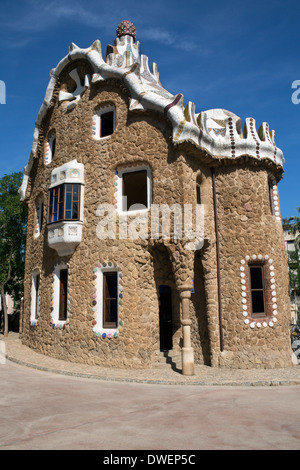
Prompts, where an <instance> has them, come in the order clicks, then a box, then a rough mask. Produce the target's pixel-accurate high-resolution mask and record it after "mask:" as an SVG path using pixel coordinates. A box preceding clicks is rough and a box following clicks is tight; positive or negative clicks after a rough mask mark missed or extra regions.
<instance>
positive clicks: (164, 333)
mask: <svg viewBox="0 0 300 470" xmlns="http://www.w3.org/2000/svg"><path fill="white" fill-rule="evenodd" d="M159 331H160V350H161V351H165V350H169V349H172V348H173V322H172V289H171V287H169V286H159Z"/></svg>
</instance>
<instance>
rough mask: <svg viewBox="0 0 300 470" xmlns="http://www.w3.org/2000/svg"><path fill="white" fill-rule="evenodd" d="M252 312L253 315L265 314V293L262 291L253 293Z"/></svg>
mask: <svg viewBox="0 0 300 470" xmlns="http://www.w3.org/2000/svg"><path fill="white" fill-rule="evenodd" d="M252 311H253V313H264V311H265V307H264V293H263V291H262V290H257V291H252Z"/></svg>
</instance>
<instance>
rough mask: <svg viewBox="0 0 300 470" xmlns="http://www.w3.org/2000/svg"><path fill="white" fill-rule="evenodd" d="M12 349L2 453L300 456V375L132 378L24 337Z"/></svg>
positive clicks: (2, 408)
mask: <svg viewBox="0 0 300 470" xmlns="http://www.w3.org/2000/svg"><path fill="white" fill-rule="evenodd" d="M2 346H3V342H2ZM4 349H5V352H6V357H7V358H6V360H5V361H2V362H4V363H1V362H0V383H1V394H0V450H22V449H24V450H29V449H30V450H38V449H39V450H48V449H50V450H53V449H62V450H75V449H78V450H83V449H84V450H92V449H95V450H100V449H101V450H117V449H118V450H120V449H123V450H153V449H155V450H168V451H170V452H171V451H175V450H179V449H181V450H247V449H250V450H295V449H299V448H300V387H299V384H300V377H299V372H300V370H299V368H298V367H294V368H292V369H291V370H275V371H261V370H258V371H250V372H249V371H223V372H222V371H218V370H211V368H204V367H200V368H197V370H196V374H200V375H196V376H194V377H189V378H184V377H183V376H182V375H181V374H180V373H178V371H176V370H173V369H172V368H171V366H170V365H169V364H165V365H162V366H161V367H159V368H157V369H153V370H152V369H151V370H146V371H122V370H112V369H107V370H106V369H104V368H99V367H95V366H93V367H92V366H90V367H87V366H84V365H78V364H69V363H64V361H57V360H54V359H51V358H46V357H44V356H42V355H40V354H37V353H35V352H34V351H31V350H30V349H29V348H26V347H24V346H22V344H21V343H20V341H19V338H18V336H17V335H10V336H9V338H8V339H7V340H5V348H4ZM8 358H9V359H8ZM271 385H272V386H271ZM276 385H277V386H276Z"/></svg>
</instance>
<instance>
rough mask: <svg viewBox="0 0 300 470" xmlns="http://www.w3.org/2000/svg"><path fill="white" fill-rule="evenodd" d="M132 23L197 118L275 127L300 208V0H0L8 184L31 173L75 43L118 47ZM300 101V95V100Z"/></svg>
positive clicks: (289, 195) (285, 185) (291, 210)
mask: <svg viewBox="0 0 300 470" xmlns="http://www.w3.org/2000/svg"><path fill="white" fill-rule="evenodd" d="M124 19H128V20H130V21H132V22H133V23H134V25H135V27H136V30H137V40H139V41H140V43H141V52H142V53H144V54H146V55H148V57H149V63H150V64H151V63H152V62H156V63H157V65H158V71H159V73H160V80H161V82H162V84H163V86H164V87H165V88H166V89H167V90H168V91H170V92H171V93H174V94H175V93H183V95H184V100H185V103H187V102H188V101H193V102H194V103H195V104H196V112H197V113H198V112H200V111H204V110H207V109H212V108H224V109H228V110H230V111H232V112H234V113H235V114H237V115H238V116H240V117H241V118H242V121H244V119H245V118H246V117H253V118H255V119H256V122H257V127H259V126H260V124H261V123H262V122H264V121H265V122H268V123H269V125H270V128H271V129H274V130H275V132H276V135H275V140H276V145H277V147H279V148H281V149H282V150H283V152H284V156H285V159H286V163H285V167H284V169H285V173H284V178H283V180H282V181H281V182H280V184H279V194H280V202H281V213H282V216H283V217H290V216H292V215H294V214H295V213H296V207H299V206H300V190H299V187H300V185H299V170H300V164H299V162H300V156H299V152H300V104H298V105H296V104H293V103H292V100H291V97H292V93H293V92H294V91H295V90H293V89H292V83H293V82H294V81H295V80H300V49H299V44H300V27H299V24H300V3H299V0H286V1H279V0H268V1H265V0H261V1H257V0H252V1H249V2H241V1H237V0H226V1H220V0H215V1H214V2H207V1H203V0H186V1H185V2H183V1H179V0H151V1H145V0H140V1H139V2H137V1H136V0H134V1H133V0H129V1H120V0H110V1H102V0H90V1H89V2H86V1H83V0H72V1H71V0H60V1H59V0H48V1H44V0H21V1H20V0H15V1H13V2H12V1H11V0H0V44H1V54H0V80H3V81H4V82H5V84H6V104H5V105H2V104H0V124H1V125H0V158H1V167H0V177H2V176H3V175H4V174H9V173H11V172H13V171H21V170H22V169H23V167H24V166H25V165H26V163H27V161H28V157H29V153H30V148H31V143H32V137H33V130H34V123H35V120H36V117H37V114H38V111H39V108H40V106H41V104H42V102H43V99H44V96H45V91H46V87H47V85H48V82H49V78H50V77H49V71H50V69H52V68H53V67H55V66H56V65H57V63H58V62H59V61H60V60H61V59H62V58H63V57H64V56H65V55H66V54H67V51H68V46H69V44H70V43H71V42H74V43H75V44H77V45H78V46H80V47H84V48H85V47H89V46H90V45H91V44H92V43H93V42H94V40H95V39H99V40H100V41H101V44H102V52H103V55H104V56H105V52H106V46H107V44H113V41H114V38H115V31H116V28H117V26H118V24H119V23H120V22H121V21H122V20H124ZM299 97H300V94H299Z"/></svg>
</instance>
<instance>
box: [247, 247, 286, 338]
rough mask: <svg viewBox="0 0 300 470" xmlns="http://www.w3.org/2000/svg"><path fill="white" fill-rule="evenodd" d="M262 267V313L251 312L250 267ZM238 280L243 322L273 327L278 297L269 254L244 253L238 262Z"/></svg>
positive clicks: (259, 326)
mask: <svg viewBox="0 0 300 470" xmlns="http://www.w3.org/2000/svg"><path fill="white" fill-rule="evenodd" d="M257 266H259V267H261V268H262V275H263V277H262V282H263V289H264V313H262V312H255V313H254V312H253V308H252V290H251V287H252V286H251V273H250V268H251V267H257ZM240 280H241V295H242V309H243V310H242V314H243V319H244V323H245V324H246V325H249V326H250V328H252V329H253V328H255V326H256V327H257V328H261V327H267V326H270V327H273V326H274V325H275V324H276V323H277V321H278V318H277V315H278V314H279V312H278V308H279V307H278V299H277V294H278V292H277V293H276V289H277V287H278V286H276V274H275V267H274V264H273V259H272V258H270V257H269V255H267V254H265V255H262V254H258V255H255V254H253V255H251V256H250V255H246V256H245V257H244V258H243V259H242V260H241V264H240Z"/></svg>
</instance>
